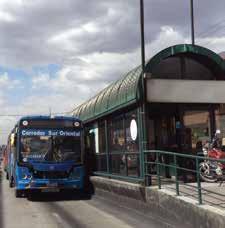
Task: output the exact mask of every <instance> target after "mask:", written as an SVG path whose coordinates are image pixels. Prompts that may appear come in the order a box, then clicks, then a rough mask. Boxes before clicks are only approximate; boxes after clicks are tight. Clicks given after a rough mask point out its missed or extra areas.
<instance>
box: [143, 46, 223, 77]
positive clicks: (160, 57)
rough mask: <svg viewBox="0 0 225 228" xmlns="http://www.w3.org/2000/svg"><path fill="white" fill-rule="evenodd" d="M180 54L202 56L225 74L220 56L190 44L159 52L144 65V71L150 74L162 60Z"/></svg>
mask: <svg viewBox="0 0 225 228" xmlns="http://www.w3.org/2000/svg"><path fill="white" fill-rule="evenodd" d="M182 53H192V54H196V55H200V56H204V57H206V58H208V59H210V60H211V61H212V62H214V63H215V64H216V65H217V66H218V68H221V70H222V71H224V73H225V61H224V60H223V58H221V56H219V55H218V54H216V53H215V52H213V51H211V50H209V49H207V48H205V47H201V46H198V45H191V44H179V45H174V46H171V47H168V48H166V49H164V50H162V51H160V52H159V53H158V54H156V55H155V56H154V57H152V58H151V60H150V61H149V62H148V63H147V64H146V68H145V71H146V72H148V73H151V72H152V70H153V69H154V68H155V66H157V65H158V64H159V63H160V62H161V61H162V60H163V59H166V58H168V57H170V56H174V55H178V54H182Z"/></svg>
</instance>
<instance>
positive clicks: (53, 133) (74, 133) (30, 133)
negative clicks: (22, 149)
mask: <svg viewBox="0 0 225 228" xmlns="http://www.w3.org/2000/svg"><path fill="white" fill-rule="evenodd" d="M21 135H22V136H80V132H79V131H67V130H40V129H39V130H35V129H24V130H22V131H21Z"/></svg>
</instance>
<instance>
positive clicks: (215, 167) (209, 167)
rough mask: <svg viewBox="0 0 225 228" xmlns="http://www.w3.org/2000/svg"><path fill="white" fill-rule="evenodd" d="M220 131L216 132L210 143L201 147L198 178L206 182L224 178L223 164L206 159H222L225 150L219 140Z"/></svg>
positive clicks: (224, 155)
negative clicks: (201, 156)
mask: <svg viewBox="0 0 225 228" xmlns="http://www.w3.org/2000/svg"><path fill="white" fill-rule="evenodd" d="M220 134H221V132H220V130H216V133H215V136H214V137H213V139H212V142H211V143H208V145H205V146H203V155H204V157H205V158H204V161H202V162H201V163H200V164H199V172H200V178H201V179H202V180H203V181H206V182H211V183H213V182H216V181H219V180H222V179H223V177H225V163H222V162H220V161H214V160H209V159H207V158H214V159H224V160H225V150H224V148H223V147H222V143H221V139H220V137H219V136H220Z"/></svg>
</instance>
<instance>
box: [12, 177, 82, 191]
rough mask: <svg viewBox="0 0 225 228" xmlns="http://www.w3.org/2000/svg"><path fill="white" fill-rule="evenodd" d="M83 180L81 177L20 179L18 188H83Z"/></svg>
mask: <svg viewBox="0 0 225 228" xmlns="http://www.w3.org/2000/svg"><path fill="white" fill-rule="evenodd" d="M82 188H83V182H82V180H81V179H54V180H46V179H32V180H19V181H18V182H17V186H16V189H18V190H25V189H40V190H42V189H43V190H44V189H46V190H54V189H55V190H57V189H58V190H61V189H82Z"/></svg>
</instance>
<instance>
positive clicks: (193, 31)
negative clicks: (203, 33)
mask: <svg viewBox="0 0 225 228" xmlns="http://www.w3.org/2000/svg"><path fill="white" fill-rule="evenodd" d="M190 13H191V43H192V45H195V26H194V3H193V0H190Z"/></svg>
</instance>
